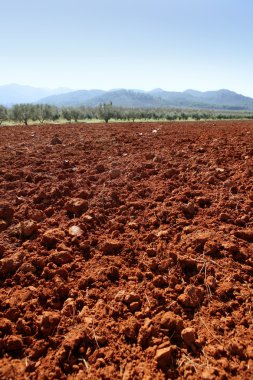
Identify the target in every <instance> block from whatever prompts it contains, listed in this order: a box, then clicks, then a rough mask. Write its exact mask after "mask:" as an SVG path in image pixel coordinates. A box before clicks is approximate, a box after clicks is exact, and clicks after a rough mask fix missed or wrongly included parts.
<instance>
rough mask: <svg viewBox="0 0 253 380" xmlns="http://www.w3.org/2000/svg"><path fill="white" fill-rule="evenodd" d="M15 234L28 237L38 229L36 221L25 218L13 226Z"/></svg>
mask: <svg viewBox="0 0 253 380" xmlns="http://www.w3.org/2000/svg"><path fill="white" fill-rule="evenodd" d="M15 231H16V235H19V236H20V237H22V238H29V237H31V236H32V235H33V234H35V233H36V232H37V231H38V226H37V223H36V222H34V221H33V220H25V221H23V222H20V223H19V224H18V225H17V226H16V227H15Z"/></svg>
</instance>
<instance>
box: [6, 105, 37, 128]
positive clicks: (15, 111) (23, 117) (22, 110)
mask: <svg viewBox="0 0 253 380" xmlns="http://www.w3.org/2000/svg"><path fill="white" fill-rule="evenodd" d="M11 114H12V119H13V120H14V121H16V122H18V123H24V124H25V125H28V121H29V120H33V119H34V116H35V107H34V106H33V105H32V104H15V105H14V106H13V107H12V109H11Z"/></svg>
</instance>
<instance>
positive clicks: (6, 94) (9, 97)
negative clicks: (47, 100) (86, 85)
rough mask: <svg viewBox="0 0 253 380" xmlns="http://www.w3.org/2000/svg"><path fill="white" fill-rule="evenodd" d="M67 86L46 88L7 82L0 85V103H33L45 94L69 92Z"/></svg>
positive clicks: (9, 104)
mask: <svg viewBox="0 0 253 380" xmlns="http://www.w3.org/2000/svg"><path fill="white" fill-rule="evenodd" d="M70 91H71V90H70V89H67V88H58V89H54V90H52V89H46V88H37V87H31V86H22V85H19V84H7V85H4V86H0V104H2V105H5V106H11V105H13V104H17V103H33V102H36V101H38V100H39V99H41V98H44V97H45V96H50V95H54V94H55V95H56V94H62V93H65V92H70Z"/></svg>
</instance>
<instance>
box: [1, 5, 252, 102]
mask: <svg viewBox="0 0 253 380" xmlns="http://www.w3.org/2000/svg"><path fill="white" fill-rule="evenodd" d="M0 14H1V22H0V39H1V41H0V42H1V59H0V68H1V70H0V85H3V84H7V83H20V84H28V85H33V86H39V87H50V88H55V87H62V86H63V87H69V88H72V89H83V88H85V89H91V88H101V89H105V90H106V89H112V88H123V87H124V88H140V89H144V90H149V89H153V88H157V87H161V88H163V89H165V90H174V91H183V90H185V89H188V88H194V89H197V90H215V89H220V88H228V89H231V90H234V91H237V92H239V93H243V94H245V95H248V96H252V97H253V48H252V47H253V22H252V17H253V1H252V0H240V1H239V0H127V1H126V0H90V1H88V0H43V1H42V0H8V1H6V0H0Z"/></svg>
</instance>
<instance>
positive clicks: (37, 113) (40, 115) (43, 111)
mask: <svg viewBox="0 0 253 380" xmlns="http://www.w3.org/2000/svg"><path fill="white" fill-rule="evenodd" d="M34 107H35V109H34V114H33V120H39V121H40V122H41V123H44V121H45V120H52V119H53V111H54V107H52V106H50V105H48V104H37V105H36V106H34Z"/></svg>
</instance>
